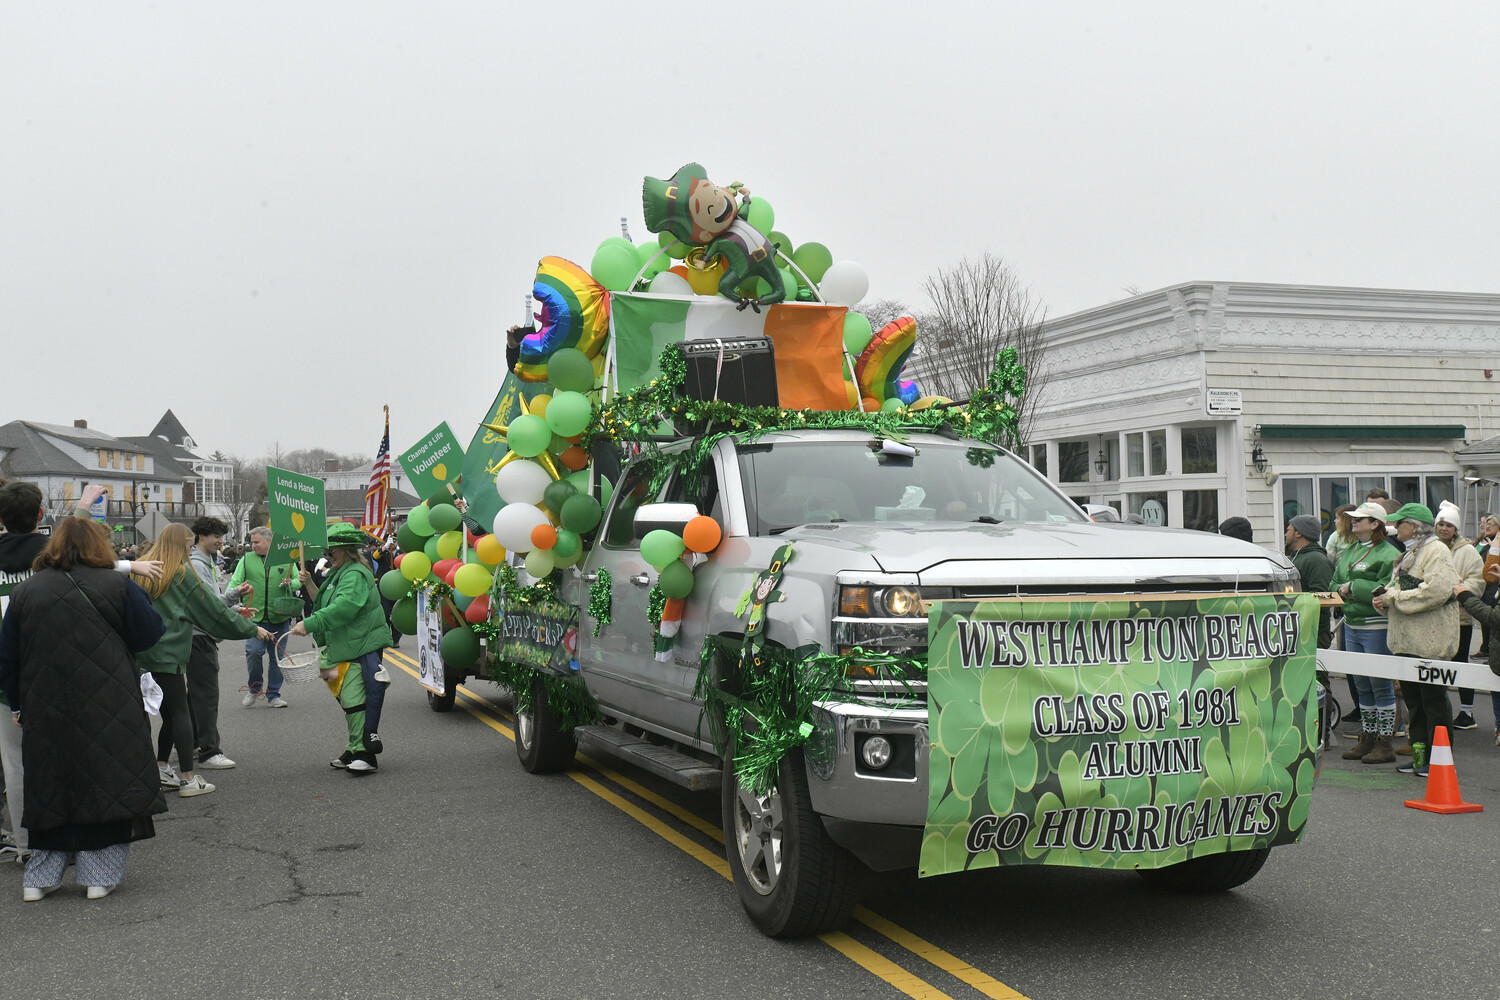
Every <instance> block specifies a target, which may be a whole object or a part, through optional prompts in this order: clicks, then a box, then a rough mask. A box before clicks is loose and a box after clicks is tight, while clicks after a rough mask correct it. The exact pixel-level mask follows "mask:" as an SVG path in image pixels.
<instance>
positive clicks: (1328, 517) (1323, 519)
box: [1318, 476, 1349, 538]
mask: <svg viewBox="0 0 1500 1000" xmlns="http://www.w3.org/2000/svg"><path fill="white" fill-rule="evenodd" d="M1348 502H1349V477H1348V476H1319V477H1318V524H1319V525H1321V526H1322V528H1323V537H1324V538H1327V537H1328V533H1329V532H1330V531H1332V530H1333V528H1334V524H1333V520H1334V518H1333V512H1334V511H1336V510H1338V509H1339V508H1340V507H1342V506H1343V505H1344V504H1346V503H1348Z"/></svg>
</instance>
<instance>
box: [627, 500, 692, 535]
mask: <svg viewBox="0 0 1500 1000" xmlns="http://www.w3.org/2000/svg"><path fill="white" fill-rule="evenodd" d="M697 516H698V508H697V507H694V506H693V505H692V504H690V503H646V504H641V506H640V507H638V508H636V512H635V538H636V541H640V540H641V539H642V538H645V537H646V533H647V532H649V531H655V530H656V529H657V528H665V529H666V530H667V531H670V532H672V533H673V534H676V535H680V534H682V529H683V528H684V527H686V526H687V523H688V522H689V521H691V520H692V519H693V518H695V517H697Z"/></svg>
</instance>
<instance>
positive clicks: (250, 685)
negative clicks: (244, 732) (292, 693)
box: [229, 527, 298, 708]
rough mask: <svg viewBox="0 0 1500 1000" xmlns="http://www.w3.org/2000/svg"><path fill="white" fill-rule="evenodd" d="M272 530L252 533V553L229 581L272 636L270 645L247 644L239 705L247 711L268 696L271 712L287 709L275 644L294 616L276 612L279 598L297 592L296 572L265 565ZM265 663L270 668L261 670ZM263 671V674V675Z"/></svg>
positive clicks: (284, 565)
mask: <svg viewBox="0 0 1500 1000" xmlns="http://www.w3.org/2000/svg"><path fill="white" fill-rule="evenodd" d="M271 537H272V532H271V529H270V528H267V527H259V528H253V529H251V531H250V551H249V552H246V553H245V554H244V556H242V557H241V558H240V561H239V565H237V566H235V568H234V575H233V576H231V577H230V578H229V589H230V592H231V593H234V594H237V595H239V598H240V600H241V601H242V602H243V603H244V605H245V607H247V608H249V609H250V610H251V614H250V620H251V621H253V622H255V624H257V625H259V626H261V627H262V628H264V629H265V630H266V631H268V632H270V633H271V641H270V642H261V641H260V640H259V639H251V640H249V641H248V642H246V643H245V672H246V673H247V674H248V675H249V678H248V680H247V681H246V688H245V697H244V698H243V699H242V700H241V702H240V704H242V705H244V706H245V707H246V708H249V707H250V706H252V705H254V704H255V699H256V698H257V697H258V696H260V695H265V698H266V704H267V705H269V706H270V707H271V708H286V707H287V704H286V700H285V699H284V698H282V697H281V667H280V665H279V663H278V659H277V655H276V644H277V643H278V642H280V641H281V637H282V636H284V635H286V630H287V629H288V628H289V627H290V625H291V620H292V616H291V615H287V614H279V613H277V612H276V611H275V610H273V608H274V607H275V605H276V604H277V599H278V598H284V597H291V596H292V594H293V592H294V591H295V590H296V589H297V586H298V584H297V576H296V570H295V569H294V568H293V566H292V564H291V563H282V564H281V565H280V566H271V565H269V564H268V563H267V561H266V556H267V554H268V553H269V552H270V551H271ZM265 660H270V665H269V666H267V667H262V663H263V662H264V661H265ZM263 671H264V672H263Z"/></svg>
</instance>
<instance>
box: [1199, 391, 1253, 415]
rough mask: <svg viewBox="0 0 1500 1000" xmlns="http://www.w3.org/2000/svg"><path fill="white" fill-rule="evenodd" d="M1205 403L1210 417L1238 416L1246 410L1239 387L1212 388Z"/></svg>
mask: <svg viewBox="0 0 1500 1000" xmlns="http://www.w3.org/2000/svg"><path fill="white" fill-rule="evenodd" d="M1203 403H1204V408H1205V409H1206V411H1207V413H1208V415H1209V416H1210V417H1237V416H1239V415H1240V414H1241V413H1243V412H1244V405H1243V403H1242V401H1241V399H1240V391H1239V390H1238V389H1210V390H1208V395H1206V396H1205V397H1204V400H1203Z"/></svg>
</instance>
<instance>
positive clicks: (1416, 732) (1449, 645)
mask: <svg viewBox="0 0 1500 1000" xmlns="http://www.w3.org/2000/svg"><path fill="white" fill-rule="evenodd" d="M1387 520H1388V521H1389V522H1390V523H1392V524H1394V525H1395V526H1396V537H1397V538H1398V539H1400V540H1401V541H1402V542H1403V543H1404V544H1405V545H1406V552H1405V553H1404V554H1403V555H1402V556H1401V558H1400V560H1398V561H1397V563H1396V565H1395V567H1394V568H1393V569H1392V571H1391V578H1390V581H1389V582H1388V583H1387V584H1386V589H1385V592H1384V593H1382V594H1379V595H1378V596H1376V597H1375V598H1374V599H1373V600H1372V601H1371V604H1372V605H1373V606H1374V607H1375V609H1376V610H1377V611H1383V612H1385V613H1386V614H1387V615H1389V616H1390V627H1389V631H1388V632H1387V642H1388V643H1389V645H1390V648H1391V652H1392V653H1393V654H1394V655H1396V656H1420V657H1423V658H1426V659H1431V660H1447V659H1450V658H1451V657H1452V656H1453V653H1454V651H1455V650H1456V649H1457V648H1458V604H1457V603H1456V601H1455V600H1454V597H1453V588H1454V587H1455V586H1457V585H1458V582H1459V579H1458V573H1457V571H1456V570H1454V568H1453V556H1452V555H1451V554H1450V553H1449V552H1448V546H1447V545H1445V544H1443V542H1442V540H1440V539H1439V538H1438V537H1437V535H1436V534H1435V533H1434V531H1433V524H1434V521H1435V520H1436V519H1435V518H1434V517H1433V516H1432V511H1430V510H1428V509H1427V508H1426V507H1425V506H1423V505H1422V504H1419V503H1409V504H1406V505H1405V506H1403V507H1399V508H1397V509H1396V510H1395V511H1394V512H1393V513H1392V514H1391V515H1390V517H1389V518H1388V519H1387ZM1401 696H1402V698H1404V699H1405V700H1406V709H1407V732H1408V733H1409V734H1410V736H1411V749H1412V758H1411V761H1410V762H1409V763H1406V764H1402V765H1401V766H1400V767H1398V768H1397V769H1396V770H1398V771H1401V772H1403V773H1405V774H1416V775H1426V774H1427V749H1428V748H1429V747H1431V746H1432V734H1433V731H1434V730H1435V729H1436V728H1437V727H1438V726H1444V727H1447V728H1450V729H1451V728H1452V724H1453V706H1452V705H1450V704H1449V703H1448V692H1447V690H1446V689H1444V688H1443V687H1441V686H1440V685H1437V684H1421V683H1418V682H1417V681H1405V680H1403V681H1402V682H1401Z"/></svg>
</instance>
